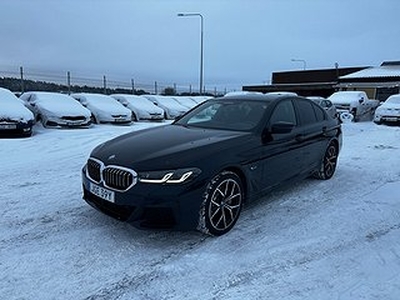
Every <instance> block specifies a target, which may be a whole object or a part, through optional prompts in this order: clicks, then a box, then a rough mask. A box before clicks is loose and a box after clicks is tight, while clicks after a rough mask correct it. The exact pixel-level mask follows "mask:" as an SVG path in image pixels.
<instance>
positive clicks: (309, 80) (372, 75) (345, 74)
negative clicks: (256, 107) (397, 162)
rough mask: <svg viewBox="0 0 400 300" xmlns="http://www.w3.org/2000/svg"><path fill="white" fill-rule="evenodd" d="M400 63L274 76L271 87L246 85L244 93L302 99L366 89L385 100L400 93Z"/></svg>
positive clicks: (304, 71) (280, 73)
mask: <svg viewBox="0 0 400 300" xmlns="http://www.w3.org/2000/svg"><path fill="white" fill-rule="evenodd" d="M399 85H400V61H387V62H383V63H382V64H381V65H380V66H379V67H371V66H364V67H349V68H339V67H336V68H332V69H319V70H303V71H286V72H274V73H272V83H271V84H270V85H254V86H243V87H242V90H243V91H256V92H262V93H268V92H276V91H290V92H295V93H297V94H299V95H302V96H322V97H329V96H330V95H332V94H333V93H334V92H336V91H338V90H363V91H365V92H367V94H368V96H369V97H370V98H375V99H379V100H381V101H384V100H386V99H387V97H389V96H390V95H392V94H397V93H399Z"/></svg>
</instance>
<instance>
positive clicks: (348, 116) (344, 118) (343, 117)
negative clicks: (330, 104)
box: [339, 112, 354, 123]
mask: <svg viewBox="0 0 400 300" xmlns="http://www.w3.org/2000/svg"><path fill="white" fill-rule="evenodd" d="M339 120H340V121H341V122H342V123H347V122H351V121H353V120H354V116H353V115H352V114H351V113H349V112H342V113H341V114H340V115H339Z"/></svg>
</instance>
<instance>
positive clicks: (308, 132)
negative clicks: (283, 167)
mask: <svg viewBox="0 0 400 300" xmlns="http://www.w3.org/2000/svg"><path fill="white" fill-rule="evenodd" d="M294 104H295V107H296V112H297V115H298V120H299V136H298V140H299V143H300V144H301V146H302V147H301V148H302V151H301V160H300V161H301V165H300V169H301V170H302V172H304V173H307V172H309V171H310V170H314V169H315V168H316V167H317V166H318V165H319V164H320V161H321V157H322V155H323V153H324V152H325V147H326V140H327V137H326V135H325V133H326V131H327V129H328V128H327V120H326V113H325V111H324V110H323V109H321V108H320V107H319V106H317V105H315V104H314V103H313V102H311V101H308V100H306V99H297V100H296V101H295V103H294Z"/></svg>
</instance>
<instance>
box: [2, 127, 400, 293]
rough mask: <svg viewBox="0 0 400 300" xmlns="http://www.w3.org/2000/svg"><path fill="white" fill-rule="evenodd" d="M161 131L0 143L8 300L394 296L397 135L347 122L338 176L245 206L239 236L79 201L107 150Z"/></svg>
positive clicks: (49, 135) (399, 269)
mask: <svg viewBox="0 0 400 300" xmlns="http://www.w3.org/2000/svg"><path fill="white" fill-rule="evenodd" d="M148 126H158V124H153V123H145V124H143V123H136V124H135V125H132V126H129V127H115V126H109V125H102V126H97V127H95V128H92V129H90V130H78V131H77V130H63V131H56V130H45V129H43V128H42V127H40V126H36V128H35V132H36V135H35V136H33V137H32V138H31V139H29V140H26V139H21V140H20V139H2V140H0V164H1V174H2V175H3V176H2V184H1V192H0V203H1V207H2V209H1V218H0V233H1V235H0V249H1V251H0V256H1V258H0V295H1V298H3V299H8V300H13V299H42V300H46V299H121V300H124V299H176V300H178V299H179V300H180V299H182V300H183V299H238V300H243V299H290V300H300V299H324V300H325V299H350V300H353V299H382V300H387V299H392V300H395V299H400V284H399V283H400V259H399V258H400V239H399V236H400V201H399V191H400V155H399V150H400V128H398V127H389V126H378V125H375V124H374V123H372V122H360V123H348V124H344V125H343V130H344V145H343V148H342V153H341V154H340V158H339V164H338V169H337V173H336V174H335V176H334V177H333V178H332V179H331V180H328V181H319V180H314V179H308V180H304V181H302V182H300V183H297V184H295V185H291V186H289V187H285V188H282V189H280V190H278V191H275V192H273V193H271V194H269V195H268V196H267V197H265V198H263V199H260V201H257V202H256V203H253V204H252V205H251V206H249V207H247V208H246V209H245V210H244V211H243V212H242V214H241V217H240V219H239V221H238V223H237V224H236V226H235V228H234V229H233V230H232V231H231V232H229V233H228V234H226V235H224V236H222V237H219V238H213V237H208V236H204V235H202V234H200V233H197V232H169V231H165V232H164V231H140V230H137V229H135V228H133V227H131V226H129V225H127V224H125V223H120V222H118V221H116V220H113V219H111V218H110V217H107V216H105V215H103V214H101V213H100V212H98V211H96V210H95V209H93V208H92V207H90V206H89V205H87V204H86V203H85V202H84V201H83V200H82V199H81V180H80V172H81V167H82V166H83V164H84V163H85V161H86V160H87V158H88V155H89V153H90V151H91V150H92V149H93V148H94V147H95V146H96V145H97V144H99V143H101V142H103V141H105V140H108V139H110V138H112V137H114V136H117V135H120V134H122V133H125V132H128V131H131V130H140V129H143V128H145V127H148Z"/></svg>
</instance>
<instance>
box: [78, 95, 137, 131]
mask: <svg viewBox="0 0 400 300" xmlns="http://www.w3.org/2000/svg"><path fill="white" fill-rule="evenodd" d="M71 97H73V98H74V99H76V100H78V101H79V102H80V104H82V105H83V106H84V107H86V108H87V109H89V110H90V112H91V119H92V122H93V123H96V124H100V123H114V124H129V123H131V121H132V112H131V111H130V110H129V109H127V108H126V107H124V106H123V105H122V104H121V103H119V102H118V101H117V100H115V99H114V98H112V97H110V96H106V95H102V94H90V93H78V94H72V95H71Z"/></svg>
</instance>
